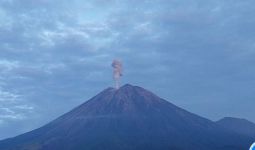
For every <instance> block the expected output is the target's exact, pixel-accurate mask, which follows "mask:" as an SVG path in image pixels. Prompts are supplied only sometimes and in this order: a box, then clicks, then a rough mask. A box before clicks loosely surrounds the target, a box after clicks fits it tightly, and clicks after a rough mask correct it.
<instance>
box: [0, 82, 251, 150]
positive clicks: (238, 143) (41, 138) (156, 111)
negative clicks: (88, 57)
mask: <svg viewBox="0 0 255 150" xmlns="http://www.w3.org/2000/svg"><path fill="white" fill-rule="evenodd" d="M253 140H254V139H252V138H251V137H248V136H244V135H241V134H238V133H236V132H232V131H231V130H227V129H225V128H223V127H221V126H220V125H218V124H217V123H215V122H213V121H210V120H208V119H205V118H203V117H200V116H198V115H195V114H193V113H190V112H188V111H186V110H184V109H182V108H179V107H177V106H175V105H173V104H171V103H170V102H168V101H166V100H164V99H162V98H160V97H158V96H156V95H155V94H153V93H151V92H150V91H148V90H145V89H143V88H141V87H138V86H132V85H129V84H127V85H124V86H122V87H121V88H120V89H118V90H116V89H114V88H107V89H105V90H104V91H102V92H101V93H99V94H98V95H96V96H95V97H93V98H92V99H90V100H88V101H86V102H85V103H83V104H82V105H80V106H78V107H77V108H75V109H73V110H71V111H70V112H68V113H66V114H64V115H63V116H61V117H59V118H57V119H56V120H53V121H52V122H50V123H49V124H47V125H45V126H43V127H41V128H38V129H36V130H33V131H31V132H28V133H25V134H22V135H20V136H17V137H14V138H10V139H6V140H3V141H0V150H246V149H249V146H250V145H251V144H252V142H253Z"/></svg>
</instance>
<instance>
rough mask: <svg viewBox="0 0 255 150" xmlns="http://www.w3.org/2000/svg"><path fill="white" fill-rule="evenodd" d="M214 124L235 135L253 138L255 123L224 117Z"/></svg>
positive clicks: (254, 135)
mask: <svg viewBox="0 0 255 150" xmlns="http://www.w3.org/2000/svg"><path fill="white" fill-rule="evenodd" d="M216 123H217V124H218V125H220V126H222V127H224V128H227V129H230V130H233V131H234V132H236V133H239V134H243V135H246V136H250V137H254V138H255V123H253V122H250V121H248V120H246V119H240V118H232V117H225V118H223V119H221V120H219V121H217V122H216Z"/></svg>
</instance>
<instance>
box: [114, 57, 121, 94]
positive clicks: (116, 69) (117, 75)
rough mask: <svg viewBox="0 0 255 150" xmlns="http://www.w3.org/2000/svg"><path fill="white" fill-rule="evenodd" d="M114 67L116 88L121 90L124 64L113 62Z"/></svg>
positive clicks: (117, 61)
mask: <svg viewBox="0 0 255 150" xmlns="http://www.w3.org/2000/svg"><path fill="white" fill-rule="evenodd" d="M112 67H113V79H114V80H115V88H116V89H119V87H120V77H121V76H122V63H121V61H119V60H117V59H115V60H113V62H112Z"/></svg>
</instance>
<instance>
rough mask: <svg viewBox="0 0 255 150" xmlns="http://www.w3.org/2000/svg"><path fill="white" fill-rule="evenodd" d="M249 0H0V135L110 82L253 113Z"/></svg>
mask: <svg viewBox="0 0 255 150" xmlns="http://www.w3.org/2000/svg"><path fill="white" fill-rule="evenodd" d="M254 5H255V1H254V0H245V1H244V0H206V1H205V0H139V1H138V0H86V1H84V0H72V1H71V2H70V0H54V1H53V0H0V139H4V138H8V137H13V136H16V135H19V134H21V133H24V132H27V131H30V130H32V129H36V128H38V127H40V126H42V125H44V124H46V123H48V122H50V121H51V120H53V119H55V118H57V117H58V116H60V115H62V114H64V113H66V112H68V111H70V110H71V109H72V108H74V107H76V106H78V105H80V104H82V103H84V102H85V101H87V100H88V99H89V98H91V97H93V96H94V95H96V94H97V93H99V92H100V91H102V90H103V89H105V88H107V87H109V86H113V85H114V82H113V79H112V67H111V63H112V60H113V59H115V58H118V59H120V60H121V61H122V62H123V74H124V76H123V77H122V81H121V82H122V84H125V83H129V84H132V85H137V86H141V87H144V88H146V89H148V90H150V91H152V92H154V93H155V94H157V95H158V96H160V97H162V98H164V99H166V100H168V101H169V102H171V103H173V104H175V105H177V106H179V107H182V108H184V109H186V110H188V111H190V112H193V113H195V114H198V115H200V116H203V117H206V118H209V119H211V120H213V121H216V120H219V119H221V118H223V117H239V118H245V119H248V120H250V121H253V122H255V117H254V114H255V109H254V105H255V68H254V64H255V28H254V26H255V17H254V14H255V7H254Z"/></svg>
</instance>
